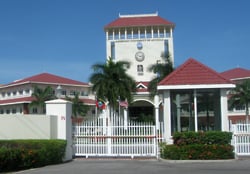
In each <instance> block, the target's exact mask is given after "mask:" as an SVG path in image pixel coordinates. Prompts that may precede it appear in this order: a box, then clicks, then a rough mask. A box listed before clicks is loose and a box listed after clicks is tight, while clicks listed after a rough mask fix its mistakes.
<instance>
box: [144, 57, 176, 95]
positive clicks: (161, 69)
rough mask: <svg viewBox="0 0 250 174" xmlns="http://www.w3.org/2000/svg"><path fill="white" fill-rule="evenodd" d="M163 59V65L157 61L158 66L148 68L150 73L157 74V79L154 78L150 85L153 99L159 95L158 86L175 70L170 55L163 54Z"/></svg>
mask: <svg viewBox="0 0 250 174" xmlns="http://www.w3.org/2000/svg"><path fill="white" fill-rule="evenodd" d="M161 58H162V63H161V61H157V62H156V64H153V65H151V66H149V68H148V71H150V72H153V73H155V74H156V77H155V78H153V79H152V80H151V81H150V82H149V85H148V89H149V92H150V96H151V97H154V96H155V95H156V94H157V84H158V83H159V82H160V81H161V80H162V79H163V78H164V77H166V76H167V75H169V74H170V73H171V72H172V71H173V70H174V68H173V63H172V61H171V59H170V55H169V54H164V53H162V55H161Z"/></svg>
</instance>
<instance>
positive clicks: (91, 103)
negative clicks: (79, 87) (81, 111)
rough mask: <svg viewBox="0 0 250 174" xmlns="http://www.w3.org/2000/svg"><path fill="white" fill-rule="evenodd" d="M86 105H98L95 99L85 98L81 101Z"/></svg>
mask: <svg viewBox="0 0 250 174" xmlns="http://www.w3.org/2000/svg"><path fill="white" fill-rule="evenodd" d="M80 100H81V101H82V102H83V103H84V104H86V105H95V104H96V101H95V100H93V99H87V98H84V99H80Z"/></svg>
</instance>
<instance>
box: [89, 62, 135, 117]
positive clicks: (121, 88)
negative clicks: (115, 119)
mask: <svg viewBox="0 0 250 174" xmlns="http://www.w3.org/2000/svg"><path fill="white" fill-rule="evenodd" d="M129 67H130V63H129V62H127V61H117V62H114V61H113V60H112V58H109V59H108V61H107V62H106V63H105V64H94V65H93V66H92V69H93V70H94V73H93V74H92V75H91V77H90V82H91V83H92V84H93V88H92V90H93V91H95V92H96V95H97V98H98V99H99V98H100V99H102V100H104V101H108V102H109V106H110V110H111V109H113V110H114V109H115V108H116V107H117V103H118V102H117V100H118V98H120V99H121V100H125V99H126V100H127V101H128V102H129V103H130V102H131V101H132V98H133V96H132V92H134V91H135V90H136V83H135V81H134V79H133V78H132V77H131V76H129V75H127V74H126V71H127V69H128V68H129ZM113 113H114V112H113Z"/></svg>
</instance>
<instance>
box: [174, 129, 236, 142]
mask: <svg viewBox="0 0 250 174" xmlns="http://www.w3.org/2000/svg"><path fill="white" fill-rule="evenodd" d="M231 139H232V133H231V132H220V131H208V132H176V133H174V135H173V140H174V144H175V145H188V144H204V145H207V144H230V142H231Z"/></svg>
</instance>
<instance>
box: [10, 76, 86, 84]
mask: <svg viewBox="0 0 250 174" xmlns="http://www.w3.org/2000/svg"><path fill="white" fill-rule="evenodd" d="M22 83H50V84H68V85H88V84H87V83H83V82H79V81H76V80H71V79H68V78H65V77H60V76H57V75H53V74H49V73H41V74H38V75H34V76H31V77H28V78H25V79H22V80H17V81H14V82H12V83H10V84H8V85H15V84H22Z"/></svg>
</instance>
